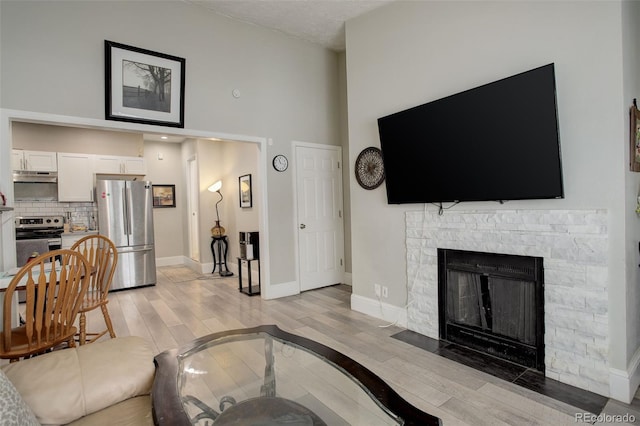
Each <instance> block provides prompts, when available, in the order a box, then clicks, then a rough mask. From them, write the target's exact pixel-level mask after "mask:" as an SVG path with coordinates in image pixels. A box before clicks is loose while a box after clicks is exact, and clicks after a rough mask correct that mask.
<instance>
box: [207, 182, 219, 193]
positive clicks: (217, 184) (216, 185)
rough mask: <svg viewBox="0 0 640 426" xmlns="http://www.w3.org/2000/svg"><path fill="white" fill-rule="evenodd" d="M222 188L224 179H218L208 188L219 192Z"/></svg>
mask: <svg viewBox="0 0 640 426" xmlns="http://www.w3.org/2000/svg"><path fill="white" fill-rule="evenodd" d="M221 189H222V181H221V180H219V181H216V182H215V183H214V184H213V185H211V186H210V187H209V188H207V190H209V191H211V192H218V191H220V190H221Z"/></svg>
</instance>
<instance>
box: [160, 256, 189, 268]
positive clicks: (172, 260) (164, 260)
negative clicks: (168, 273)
mask: <svg viewBox="0 0 640 426" xmlns="http://www.w3.org/2000/svg"><path fill="white" fill-rule="evenodd" d="M189 260H191V259H189ZM185 263H186V262H185V257H184V256H171V257H156V266H173V265H184V264H185Z"/></svg>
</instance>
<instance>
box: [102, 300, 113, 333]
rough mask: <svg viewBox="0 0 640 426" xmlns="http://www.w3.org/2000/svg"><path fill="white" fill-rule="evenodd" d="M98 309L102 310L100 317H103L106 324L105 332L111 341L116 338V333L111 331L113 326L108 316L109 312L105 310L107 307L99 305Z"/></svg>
mask: <svg viewBox="0 0 640 426" xmlns="http://www.w3.org/2000/svg"><path fill="white" fill-rule="evenodd" d="M100 309H102V316H103V317H104V322H105V324H107V330H109V336H111V338H112V339H114V338H115V337H116V332H115V331H113V324H112V323H111V317H110V316H109V310H108V309H107V305H100Z"/></svg>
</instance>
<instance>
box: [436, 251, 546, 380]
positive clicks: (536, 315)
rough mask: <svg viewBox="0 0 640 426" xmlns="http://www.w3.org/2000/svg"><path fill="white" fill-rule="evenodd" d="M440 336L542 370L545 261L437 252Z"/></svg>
mask: <svg viewBox="0 0 640 426" xmlns="http://www.w3.org/2000/svg"><path fill="white" fill-rule="evenodd" d="M438 262H439V266H438V268H439V278H438V280H439V306H440V337H441V338H442V339H443V340H448V341H452V342H456V343H460V344H463V345H465V346H468V347H471V348H474V349H478V350H481V351H484V352H487V353H490V354H493V355H496V356H500V357H502V358H505V359H509V360H512V361H515V362H518V363H520V364H523V365H526V366H530V367H536V368H538V369H542V368H543V356H544V330H543V328H544V318H543V317H544V309H543V293H542V291H543V280H542V258H536V257H522V256H506V255H500V254H492V253H477V252H464V251H459V250H438Z"/></svg>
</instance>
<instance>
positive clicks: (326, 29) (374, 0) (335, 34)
mask: <svg viewBox="0 0 640 426" xmlns="http://www.w3.org/2000/svg"><path fill="white" fill-rule="evenodd" d="M184 1H185V2H187V3H191V4H194V5H198V6H202V7H205V8H207V9H209V10H212V11H214V12H215V13H219V14H221V15H225V16H229V17H231V18H234V19H237V20H239V21H243V22H249V23H252V24H255V25H258V26H261V27H266V28H271V29H273V30H276V31H280V32H283V33H285V34H289V35H291V36H294V37H298V38H301V39H303V40H307V41H309V42H311V43H315V44H319V45H321V46H324V47H327V48H329V49H332V50H335V51H343V50H344V49H345V37H344V23H345V21H347V20H349V19H351V18H355V17H357V16H360V15H362V14H364V13H367V12H369V11H370V10H373V9H376V8H378V7H380V6H383V5H385V4H387V3H390V2H392V1H394V0H184Z"/></svg>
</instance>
